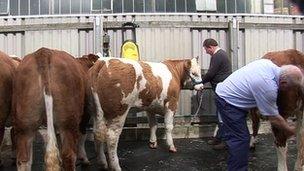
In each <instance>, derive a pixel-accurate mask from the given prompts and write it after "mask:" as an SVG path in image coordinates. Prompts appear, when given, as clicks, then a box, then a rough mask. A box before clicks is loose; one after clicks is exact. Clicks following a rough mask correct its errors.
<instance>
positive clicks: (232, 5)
mask: <svg viewBox="0 0 304 171" xmlns="http://www.w3.org/2000/svg"><path fill="white" fill-rule="evenodd" d="M235 12H236V11H235V0H230V1H229V2H227V13H235Z"/></svg>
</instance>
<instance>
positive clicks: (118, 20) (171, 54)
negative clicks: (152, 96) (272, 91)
mask: <svg viewBox="0 0 304 171" xmlns="http://www.w3.org/2000/svg"><path fill="white" fill-rule="evenodd" d="M303 19H304V17H303V16H287V15H259V14H257V15H255V14H205V13H144V14H143V13H123V14H87V15H84V14H81V15H40V16H1V17H0V49H1V50H2V51H4V52H5V53H7V54H15V55H17V56H19V57H23V56H24V55H26V54H28V53H31V52H33V51H35V50H37V49H38V48H40V47H48V48H55V49H60V50H64V51H66V52H68V53H70V54H72V55H73V56H75V57H80V56H82V55H84V54H88V53H97V52H100V51H101V50H102V42H103V35H104V34H105V33H106V34H107V35H109V37H110V50H111V53H112V56H115V57H119V56H120V51H121V45H122V42H123V40H126V39H129V38H131V36H132V30H131V29H128V28H124V27H122V25H123V24H124V23H126V22H133V23H136V25H138V27H136V28H135V29H134V30H135V33H136V37H137V44H138V46H139V51H140V56H141V60H144V61H153V62H159V61H163V60H164V59H168V58H170V59H180V58H190V57H195V56H199V57H201V58H200V64H201V66H202V68H203V69H205V70H206V69H208V65H209V61H210V56H208V55H207V54H206V53H203V49H202V41H203V40H204V39H205V38H209V37H212V38H215V39H216V40H218V42H219V44H220V47H222V48H223V49H224V50H226V51H227V52H228V53H229V56H230V58H231V61H232V67H233V70H236V69H237V68H239V67H241V66H244V65H245V64H247V63H249V62H250V61H252V60H254V59H257V58H260V57H261V56H262V55H263V54H265V53H266V52H268V51H274V50H284V49H290V48H294V49H297V50H299V51H303V49H304V23H303ZM202 98H203V99H202V101H203V103H202V105H201V108H200V109H199V111H198V114H197V115H194V114H195V113H196V111H197V106H198V101H199V99H197V96H196V95H195V92H194V91H191V90H183V91H182V93H181V97H180V100H179V107H178V112H177V114H176V116H175V129H174V132H175V133H174V136H175V137H176V138H190V137H201V136H209V135H210V131H211V132H212V130H213V129H214V127H212V126H211V127H210V126H209V124H210V123H213V122H214V120H215V119H214V117H215V107H214V104H213V93H212V91H211V90H210V89H209V90H208V89H207V90H206V91H204V93H203V95H202ZM144 115H145V114H144V113H132V112H131V114H130V115H129V116H128V118H127V122H126V125H125V129H124V130H125V131H124V132H125V133H124V136H123V137H124V138H125V139H146V138H147V137H148V135H147V133H148V130H147V129H146V128H148V124H147V119H146V117H144ZM158 120H159V121H160V122H162V121H163V118H158ZM206 125H207V126H206Z"/></svg>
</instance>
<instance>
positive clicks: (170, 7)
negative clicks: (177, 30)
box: [166, 0, 175, 12]
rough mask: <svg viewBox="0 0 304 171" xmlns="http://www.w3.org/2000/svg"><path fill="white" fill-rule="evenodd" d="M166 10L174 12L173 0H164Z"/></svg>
mask: <svg viewBox="0 0 304 171" xmlns="http://www.w3.org/2000/svg"><path fill="white" fill-rule="evenodd" d="M166 12H175V1H174V0H166Z"/></svg>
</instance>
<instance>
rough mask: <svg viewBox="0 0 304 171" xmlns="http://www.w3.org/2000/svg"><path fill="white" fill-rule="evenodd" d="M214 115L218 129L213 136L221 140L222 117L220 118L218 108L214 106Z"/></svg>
mask: <svg viewBox="0 0 304 171" xmlns="http://www.w3.org/2000/svg"><path fill="white" fill-rule="evenodd" d="M216 116H217V121H218V122H217V125H218V130H217V132H216V134H215V138H216V139H218V140H222V134H223V133H222V125H223V123H222V119H221V115H220V114H219V110H218V109H217V108H216Z"/></svg>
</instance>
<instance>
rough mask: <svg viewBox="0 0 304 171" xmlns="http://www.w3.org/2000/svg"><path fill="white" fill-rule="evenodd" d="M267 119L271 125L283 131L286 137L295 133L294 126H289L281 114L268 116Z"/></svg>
mask: <svg viewBox="0 0 304 171" xmlns="http://www.w3.org/2000/svg"><path fill="white" fill-rule="evenodd" d="M268 119H269V121H270V123H271V125H273V126H274V127H276V128H278V129H281V130H282V131H284V132H285V135H286V136H287V138H288V137H290V136H292V135H294V134H295V133H296V128H295V127H294V126H289V125H288V123H287V121H286V120H285V119H284V118H283V117H282V116H281V115H276V116H268Z"/></svg>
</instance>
